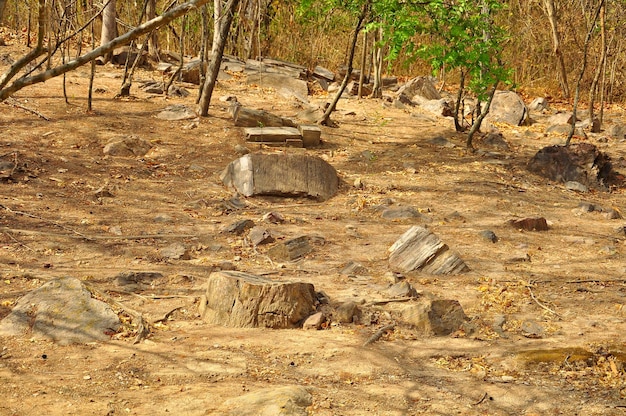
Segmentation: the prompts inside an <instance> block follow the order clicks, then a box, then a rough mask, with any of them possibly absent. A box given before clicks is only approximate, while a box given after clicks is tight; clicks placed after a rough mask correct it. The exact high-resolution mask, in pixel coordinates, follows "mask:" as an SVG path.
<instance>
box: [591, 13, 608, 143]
mask: <svg viewBox="0 0 626 416" xmlns="http://www.w3.org/2000/svg"><path fill="white" fill-rule="evenodd" d="M605 23H606V5H603V6H602V7H601V8H600V37H601V39H602V42H601V47H602V53H601V54H600V62H598V68H597V69H596V73H595V75H594V77H593V81H592V82H591V88H590V89H589V125H590V126H594V123H593V119H594V116H595V113H594V108H593V106H594V103H595V101H596V95H597V93H598V84H599V83H600V79H601V78H602V79H604V77H603V76H602V72H603V71H604V69H605V65H604V63H605V61H606V53H607V46H606V27H605ZM600 88H602V89H604V84H602V85H601V86H600ZM603 104H604V103H600V106H601V108H602V105H603ZM600 123H602V119H600ZM594 133H596V132H594Z"/></svg>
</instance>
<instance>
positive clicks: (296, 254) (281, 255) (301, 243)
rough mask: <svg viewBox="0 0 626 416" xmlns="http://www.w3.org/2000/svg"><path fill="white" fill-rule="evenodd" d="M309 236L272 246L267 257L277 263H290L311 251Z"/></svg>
mask: <svg viewBox="0 0 626 416" xmlns="http://www.w3.org/2000/svg"><path fill="white" fill-rule="evenodd" d="M309 240H310V239H309V236H306V235H303V236H300V237H296V238H292V239H289V240H287V241H283V242H281V243H278V244H276V245H274V246H272V247H271V248H270V249H269V250H268V251H267V255H268V256H270V257H271V258H272V259H274V260H278V261H292V260H296V259H299V258H300V257H302V256H305V255H307V254H309V253H310V252H311V251H313V247H311V244H309Z"/></svg>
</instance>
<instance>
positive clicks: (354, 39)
mask: <svg viewBox="0 0 626 416" xmlns="http://www.w3.org/2000/svg"><path fill="white" fill-rule="evenodd" d="M369 7H370V1H368V2H366V3H365V4H364V5H363V9H362V10H361V14H360V15H359V18H358V20H357V22H356V26H355V28H354V35H353V36H352V42H351V43H350V52H349V53H348V69H347V70H346V76H345V77H344V78H343V82H342V83H341V87H339V90H338V91H337V94H336V95H335V99H334V100H333V101H332V103H330V105H329V106H328V108H327V109H326V111H324V115H323V116H322V118H321V119H320V120H318V122H317V123H318V124H322V125H324V126H325V125H328V122H329V121H330V115H331V114H332V112H333V111H335V108H337V103H338V102H339V99H340V98H341V95H342V94H343V92H344V91H345V90H346V87H347V86H348V82H349V81H350V77H351V76H352V69H353V67H352V65H353V63H354V53H355V50H356V43H357V40H358V39H359V32H361V29H362V28H363V22H364V21H365V18H366V17H367V14H368V12H369Z"/></svg>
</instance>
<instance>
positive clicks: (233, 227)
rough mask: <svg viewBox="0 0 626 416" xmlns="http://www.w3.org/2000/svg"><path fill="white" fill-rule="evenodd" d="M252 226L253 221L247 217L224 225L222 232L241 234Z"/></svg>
mask: <svg viewBox="0 0 626 416" xmlns="http://www.w3.org/2000/svg"><path fill="white" fill-rule="evenodd" d="M252 227H254V221H252V220H247V219H246V220H238V221H235V222H233V223H231V224H229V225H227V226H226V227H224V229H223V230H222V232H224V233H229V234H237V235H241V234H243V233H244V232H245V231H246V230H248V229H250V228H252Z"/></svg>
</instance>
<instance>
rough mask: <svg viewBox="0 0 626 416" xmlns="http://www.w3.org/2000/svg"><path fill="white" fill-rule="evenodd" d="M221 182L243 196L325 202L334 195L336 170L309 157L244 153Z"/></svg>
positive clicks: (223, 176) (227, 171)
mask: <svg viewBox="0 0 626 416" xmlns="http://www.w3.org/2000/svg"><path fill="white" fill-rule="evenodd" d="M221 179H222V182H224V184H225V185H226V186H227V187H229V188H233V189H235V190H236V191H237V192H239V193H240V194H242V195H244V196H253V195H279V196H307V197H310V198H315V199H318V200H321V201H325V200H327V199H329V198H330V197H332V196H333V195H335V194H336V193H337V189H338V187H339V177H338V176H337V171H336V170H335V168H333V167H332V166H331V165H329V164H328V163H327V162H326V161H324V160H322V159H320V158H319V157H315V156H308V155H283V154H262V153H254V154H247V155H245V156H242V157H240V158H239V159H236V160H234V161H233V162H231V163H230V164H229V165H228V166H227V167H226V169H225V170H224V172H222V175H221Z"/></svg>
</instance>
